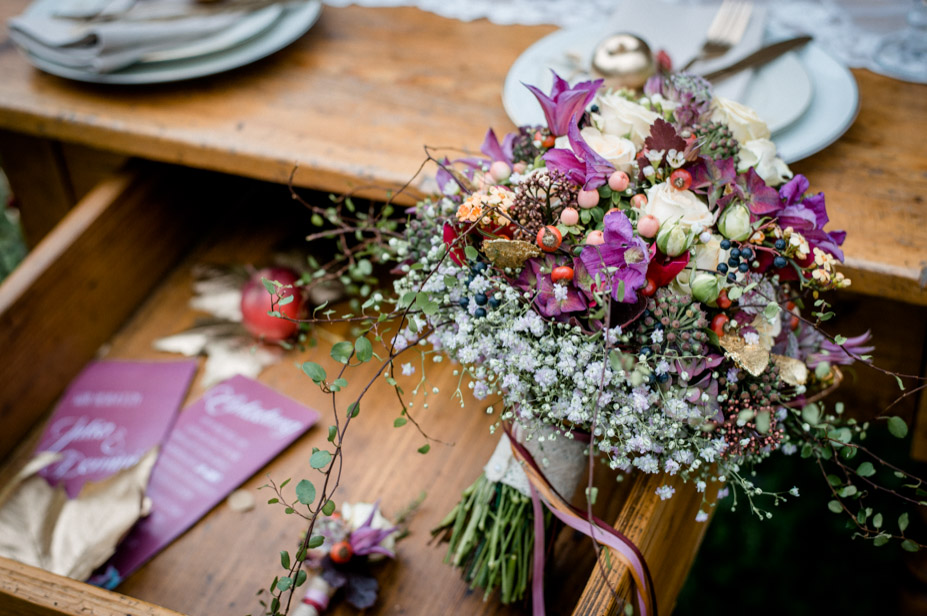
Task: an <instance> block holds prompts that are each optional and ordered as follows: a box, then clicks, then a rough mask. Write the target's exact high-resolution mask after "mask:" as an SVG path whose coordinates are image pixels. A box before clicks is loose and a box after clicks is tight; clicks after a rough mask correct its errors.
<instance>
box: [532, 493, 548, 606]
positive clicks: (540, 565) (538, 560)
mask: <svg viewBox="0 0 927 616" xmlns="http://www.w3.org/2000/svg"><path fill="white" fill-rule="evenodd" d="M531 507H532V509H533V510H534V572H533V573H532V578H531V613H532V614H533V616H544V546H545V542H544V509H543V507H542V506H541V497H540V496H538V491H537V490H535V489H534V485H531Z"/></svg>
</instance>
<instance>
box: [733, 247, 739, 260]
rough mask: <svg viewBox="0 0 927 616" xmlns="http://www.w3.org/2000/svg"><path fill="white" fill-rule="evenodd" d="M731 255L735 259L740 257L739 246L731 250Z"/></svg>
mask: <svg viewBox="0 0 927 616" xmlns="http://www.w3.org/2000/svg"><path fill="white" fill-rule="evenodd" d="M731 256H732V257H734V258H735V259H739V258H740V248H735V249H734V250H732V251H731Z"/></svg>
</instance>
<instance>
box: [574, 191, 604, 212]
mask: <svg viewBox="0 0 927 616" xmlns="http://www.w3.org/2000/svg"><path fill="white" fill-rule="evenodd" d="M576 203H577V204H579V207H581V208H583V209H584V210H588V209H589V208H593V207H595V206H597V205H598V204H599V191H597V190H581V191H579V194H578V195H576Z"/></svg>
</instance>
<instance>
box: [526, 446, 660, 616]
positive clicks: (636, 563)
mask: <svg viewBox="0 0 927 616" xmlns="http://www.w3.org/2000/svg"><path fill="white" fill-rule="evenodd" d="M511 443H512V450H513V453H514V454H515V457H516V458H517V459H519V460H521V461H522V462H523V463H524V464H523V468H524V471H525V474H526V475H527V476H528V480H529V482H530V483H531V490H532V495H533V494H534V493H535V492H536V493H537V494H538V496H539V498H540V500H542V501H543V502H544V504H545V505H547V507H548V509H550V511H551V513H553V514H554V515H555V516H557V518H558V519H560V520H561V521H562V522H563V523H564V524H566V525H567V526H569V527H570V528H573V529H575V530H578V531H579V532H581V533H583V534H585V535H586V536H589V537H592V538H593V539H594V540H595V541H598V542H599V543H602V544H604V545H606V546H608V547H609V548H611V549H612V550H614V551H615V553H616V554H617V555H619V556H620V557H621V558H622V560H624V561H625V562H626V563H627V564H628V565H629V571H630V573H631V577H632V578H633V579H634V583H635V587H636V588H635V593H636V598H637V604H638V608H639V609H640V612H641V614H643V616H650V615H652V616H657V600H656V593H655V592H654V588H653V579H652V578H651V576H650V569H649V568H648V567H647V562H646V561H645V560H644V555H643V554H642V553H641V551H640V550H639V549H638V548H637V546H636V545H634V542H633V541H631V540H630V539H628V538H627V537H625V536H624V535H623V534H622V533H620V532H618V531H617V530H615V529H614V528H612V526H611V525H609V524H608V523H606V522H603V521H602V520H601V519H599V518H597V517H596V516H594V515H589V514H587V513H586V512H585V511H582V510H580V509H577V508H576V507H574V506H573V505H571V504H570V503H568V502H567V501H566V499H564V498H563V497H562V496H561V495H560V494H558V493H557V491H556V490H555V489H554V488H553V486H551V485H550V482H548V481H547V479H546V478H545V477H544V473H543V472H541V469H540V468H539V467H538V465H537V463H536V462H535V460H534V458H533V457H532V455H531V453H530V452H529V451H528V450H527V449H525V448H524V446H522V445H521V444H520V443H518V442H517V441H516V440H515V439H511ZM537 517H538V515H537V513H535V519H537ZM535 549H537V539H535ZM542 566H543V564H542ZM535 567H537V551H535ZM534 576H535V577H534V580H533V583H534V584H535V585H536V584H537V581H538V580H539V579H540V580H541V584H543V579H542V577H541V576H539V575H538V574H537V568H535V574H534ZM535 594H537V590H536V586H535ZM542 600H543V597H542ZM537 614H538V613H537V612H535V616H537Z"/></svg>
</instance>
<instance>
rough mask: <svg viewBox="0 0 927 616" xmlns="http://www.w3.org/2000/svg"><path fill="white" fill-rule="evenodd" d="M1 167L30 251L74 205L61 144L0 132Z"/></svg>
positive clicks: (4, 131)
mask: <svg viewBox="0 0 927 616" xmlns="http://www.w3.org/2000/svg"><path fill="white" fill-rule="evenodd" d="M0 166H2V168H3V169H4V172H5V173H6V175H7V178H8V179H9V180H10V188H11V189H12V190H13V196H14V197H15V198H16V205H17V207H18V208H19V211H20V216H21V217H20V220H21V222H22V227H23V236H24V238H25V240H26V244H27V245H28V246H29V247H33V246H35V245H36V244H38V243H39V241H41V239H42V238H43V237H45V236H46V235H47V234H48V233H49V232H50V231H51V230H52V229H54V227H55V225H56V224H58V221H59V220H61V219H62V218H64V216H65V214H67V213H68V211H69V210H70V209H71V207H72V206H73V205H74V204H75V203H76V202H77V200H76V199H75V198H74V190H73V189H72V187H71V180H70V177H69V176H68V171H67V167H66V165H65V163H64V159H63V158H62V154H61V147H60V144H59V143H58V142H56V141H51V140H46V139H39V138H36V137H30V136H28V135H23V134H19V133H14V132H11V131H6V130H0Z"/></svg>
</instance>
